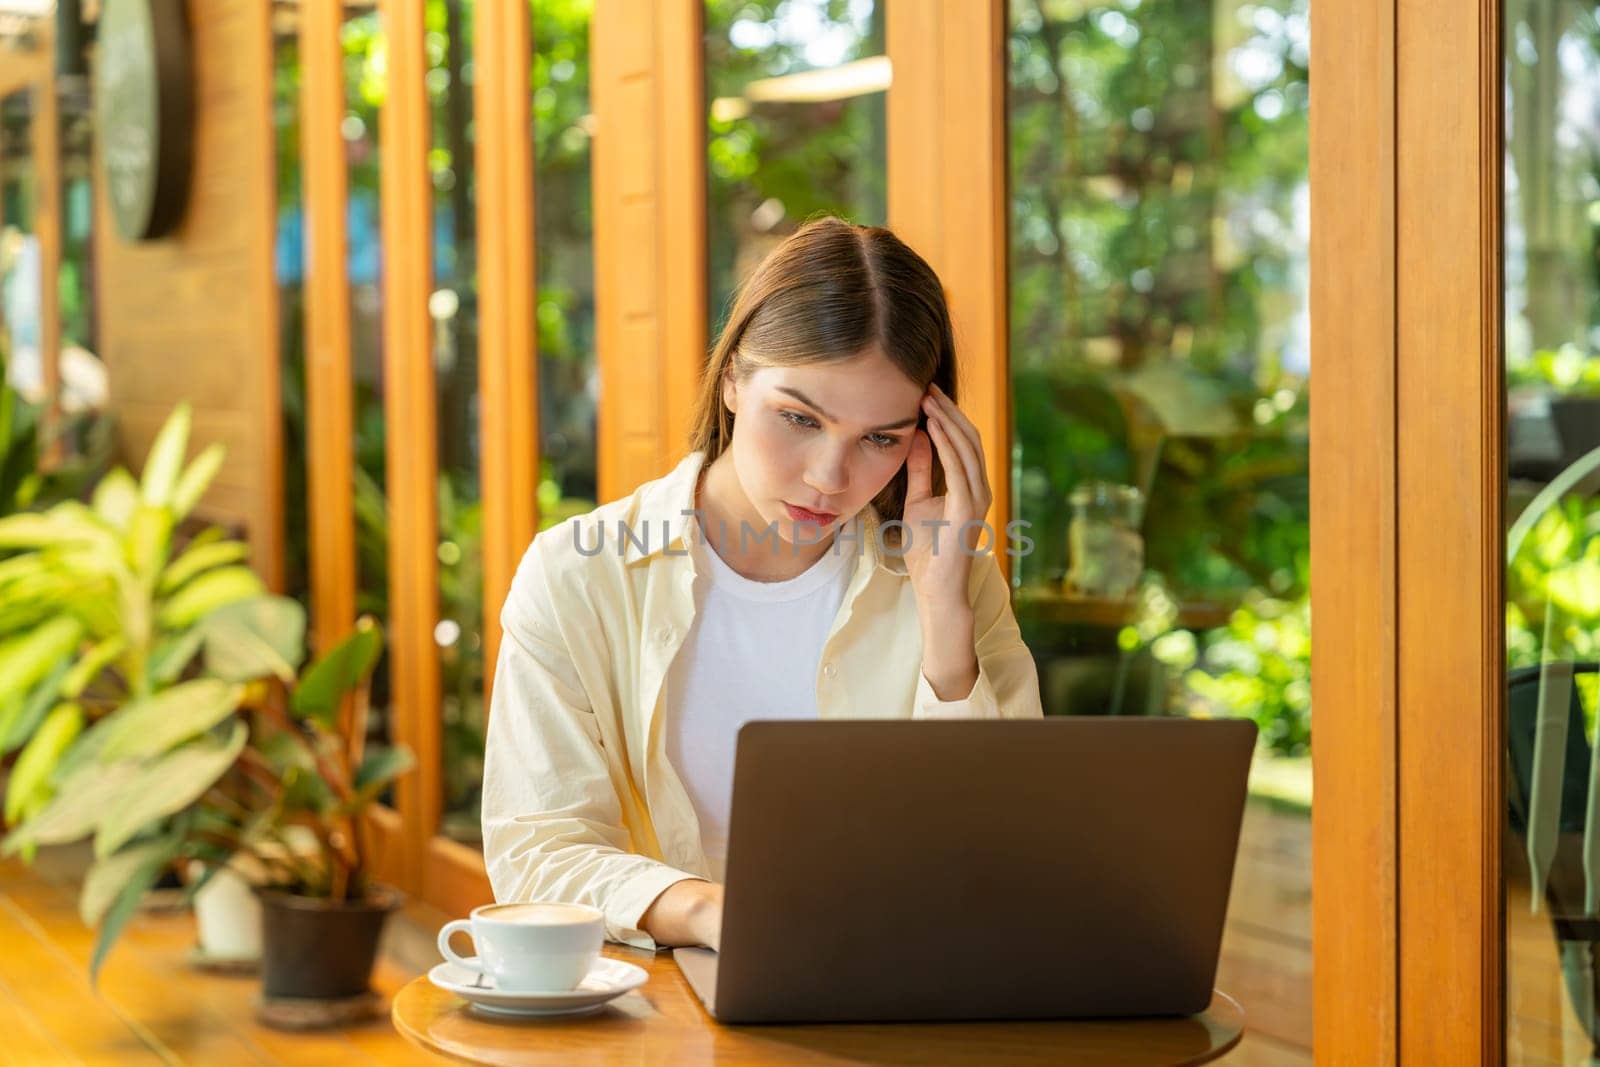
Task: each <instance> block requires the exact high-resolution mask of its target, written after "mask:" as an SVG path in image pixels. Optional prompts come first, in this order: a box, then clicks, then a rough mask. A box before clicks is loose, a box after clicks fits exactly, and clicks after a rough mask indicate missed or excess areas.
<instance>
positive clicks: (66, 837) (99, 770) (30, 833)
mask: <svg viewBox="0 0 1600 1067" xmlns="http://www.w3.org/2000/svg"><path fill="white" fill-rule="evenodd" d="M84 736H85V737H87V736H88V735H87V734H85V735H84ZM63 762H65V761H63ZM138 777H139V763H138V761H137V760H124V761H123V762H121V763H113V764H111V765H110V766H82V767H79V768H78V769H77V770H76V771H75V772H74V773H72V774H71V775H68V776H67V777H65V778H64V779H62V780H61V782H60V783H59V784H58V785H57V786H56V795H55V798H54V799H52V800H51V801H50V803H49V804H47V805H46V806H45V808H44V810H43V811H40V812H39V813H38V814H37V815H34V816H32V817H31V818H24V819H23V820H22V822H21V823H19V824H18V825H17V826H16V827H15V828H13V829H12V831H11V832H10V833H9V834H7V835H6V837H5V840H4V841H0V856H9V855H12V854H13V853H15V852H17V851H18V850H19V849H22V848H25V847H27V846H29V845H59V844H64V843H66V842H68V841H76V840H78V839H79V838H80V837H83V836H85V835H87V834H89V833H92V832H93V831H94V830H95V829H96V827H98V826H99V825H100V820H101V819H103V818H105V817H106V816H107V815H108V814H109V813H110V812H111V810H112V809H113V808H114V807H115V806H116V805H117V804H120V803H123V802H124V801H125V799H126V798H125V796H124V794H125V793H126V791H127V789H128V787H129V786H130V785H132V784H133V783H134V782H135V781H136V780H138Z"/></svg>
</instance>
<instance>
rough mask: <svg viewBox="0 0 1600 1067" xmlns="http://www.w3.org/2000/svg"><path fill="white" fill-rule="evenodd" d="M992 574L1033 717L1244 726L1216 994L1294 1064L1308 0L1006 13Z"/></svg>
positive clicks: (1304, 1024)
mask: <svg viewBox="0 0 1600 1067" xmlns="http://www.w3.org/2000/svg"><path fill="white" fill-rule="evenodd" d="M1009 16H1010V23H1009V48H1008V56H1009V86H1008V104H1007V110H1008V115H1007V118H1008V139H1009V156H1010V159H1009V162H1010V196H1011V203H1010V220H1009V226H1010V232H1009V244H1010V267H1011V293H1010V320H1011V321H1010V329H1011V365H1012V383H1011V384H1012V404H1013V412H1014V414H1013V419H1014V426H1015V438H1014V447H1013V479H1014V481H1013V485H1014V508H1015V512H1014V514H1013V515H1012V516H1011V518H1019V519H1023V520H1026V521H1028V522H1029V523H1030V524H1031V526H1032V531H1033V532H1032V534H1031V536H1032V537H1033V538H1034V541H1035V545H1034V549H1033V551H1032V552H1031V554H1029V555H1027V556H1025V557H1022V558H1019V559H1018V560H1017V561H1016V565H1015V567H1014V569H1013V580H1014V582H1015V584H1016V609H1017V615H1018V619H1019V622H1020V624H1021V626H1022V629H1023V635H1024V638H1025V640H1026V641H1027V643H1028V645H1029V647H1030V648H1031V649H1032V650H1033V652H1034V655H1035V656H1036V658H1037V659H1038V661H1039V674H1040V684H1041V690H1042V695H1043V698H1044V704H1045V709H1046V712H1047V713H1049V714H1111V715H1128V714H1140V715H1186V714H1187V715H1203V716H1248V717H1251V718H1254V719H1255V720H1256V722H1257V723H1258V724H1259V726H1260V730H1261V749H1260V752H1259V753H1258V755H1257V759H1256V766H1255V770H1254V772H1253V774H1252V787H1251V791H1252V796H1253V798H1254V799H1253V801H1252V803H1251V804H1250V805H1249V807H1248V809H1247V813H1246V817H1245V826H1244V836H1243V840H1242V842H1241V846H1240V853H1239V862H1238V868H1237V875H1236V881H1235V884H1234V892H1233V898H1232V906H1231V913H1230V916H1229V925H1228V932H1227V935H1226V939H1225V941H1224V947H1223V958H1222V964H1221V972H1220V975H1219V978H1218V983H1219V985H1221V986H1222V987H1223V988H1232V989H1259V988H1262V987H1263V986H1264V985H1270V986H1271V987H1272V988H1274V989H1276V990H1278V991H1279V993H1280V995H1279V996H1278V997H1277V998H1275V1004H1274V1010H1273V1012H1272V1015H1273V1017H1272V1018H1269V1019H1265V1020H1263V1021H1262V1022H1260V1023H1258V1022H1257V1018H1256V1016H1255V1015H1254V1014H1252V1027H1253V1028H1256V1027H1258V1026H1259V1027H1260V1029H1262V1030H1264V1031H1265V1032H1266V1033H1267V1034H1268V1035H1269V1036H1270V1037H1271V1038H1272V1039H1273V1040H1275V1041H1277V1042H1280V1043H1282V1044H1284V1045H1287V1046H1291V1047H1292V1046H1299V1052H1300V1054H1304V1053H1305V1052H1307V1051H1308V1050H1309V1046H1310V1043H1311V1032H1310V1004H1311V986H1310V965H1311V959H1310V955H1311V954H1310V883H1311V870H1310V834H1311V824H1310V820H1309V818H1308V814H1309V806H1310V760H1309V748H1310V741H1311V718H1310V712H1311V708H1310V635H1309V601H1308V588H1309V573H1308V572H1309V536H1308V520H1309V494H1308V468H1307V459H1308V449H1307V438H1308V423H1307V412H1308V402H1309V391H1308V384H1309V375H1310V355H1309V341H1308V338H1309V318H1308V303H1309V297H1308V284H1307V247H1308V238H1307V234H1308V229H1309V201H1308V197H1307V169H1308V125H1307V84H1308V81H1307V78H1308V75H1307V72H1308V66H1309V40H1308V38H1309V0H1259V2H1244V0H1212V2H1210V3H1194V2H1190V0H1144V2H1142V3H1141V2H1136V0H1115V2H1103V3H1097V2H1092V0H1091V2H1072V3H1053V2H1049V0H1011V2H1010V5H1009Z"/></svg>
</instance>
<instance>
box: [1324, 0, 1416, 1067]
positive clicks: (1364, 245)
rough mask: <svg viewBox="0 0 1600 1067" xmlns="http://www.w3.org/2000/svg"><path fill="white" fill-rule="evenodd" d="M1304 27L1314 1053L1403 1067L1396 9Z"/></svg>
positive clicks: (1334, 13)
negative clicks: (1309, 280) (1312, 61)
mask: <svg viewBox="0 0 1600 1067" xmlns="http://www.w3.org/2000/svg"><path fill="white" fill-rule="evenodd" d="M1311 19H1312V34H1313V35H1314V37H1315V38H1316V41H1317V77H1316V79H1315V82H1314V84H1313V86H1312V93H1313V94H1314V98H1315V103H1314V106H1313V107H1312V108H1311V230H1312V232H1313V233H1314V234H1315V235H1316V239H1315V240H1313V241H1312V242H1311V275H1312V277H1314V278H1315V279H1316V284H1315V285H1314V286H1313V287H1312V290H1311V347H1312V350H1313V352H1314V353H1315V357H1314V358H1315V361H1316V377H1317V398H1316V403H1314V404H1312V405H1311V570H1312V573H1313V574H1314V575H1315V579H1314V580H1313V581H1312V583H1311V604H1312V609H1311V610H1312V614H1314V615H1315V616H1316V619H1317V634H1316V653H1315V655H1316V662H1317V664H1318V669H1316V670H1314V671H1313V672H1312V678H1311V685H1312V693H1313V695H1312V702H1313V704H1315V706H1316V708H1317V738H1316V745H1315V746H1314V747H1313V749H1312V761H1313V773H1314V777H1315V780H1316V784H1317V801H1316V804H1315V806H1314V808H1313V811H1312V834H1313V848H1312V882H1313V885H1314V887H1315V888H1314V900H1315V906H1314V908H1313V916H1312V919H1313V941H1314V944H1315V946H1316V965H1315V968H1314V969H1313V972H1312V986H1313V1002H1314V1012H1315V1019H1316V1036H1317V1043H1316V1046H1315V1048H1316V1055H1317V1059H1318V1062H1321V1063H1328V1064H1343V1063H1360V1064H1373V1065H1379V1064H1393V1063H1395V1062H1396V1059H1397V1057H1398V1055H1399V1046H1398V1041H1399V1017H1398V1004H1397V997H1398V987H1397V982H1398V968H1399V960H1398V958H1397V956H1396V953H1397V952H1398V928H1397V923H1398V912H1397V905H1396V899H1395V897H1396V892H1397V889H1398V882H1397V879H1398V872H1397V867H1396V851H1397V849H1398V847H1399V840H1398V825H1397V810H1396V804H1397V793H1396V788H1397V783H1396V770H1395V761H1396V758H1397V754H1396V747H1395V745H1396V731H1397V728H1398V710H1397V709H1398V704H1397V691H1396V687H1397V680H1396V679H1397V673H1396V671H1397V668H1396V649H1395V635H1396V626H1397V623H1396V613H1397V610H1398V608H1397V596H1398V589H1397V584H1396V583H1397V581H1398V577H1397V571H1396V559H1395V552H1396V540H1395V539H1396V524H1397V522H1398V519H1397V513H1396V509H1397V507H1398V500H1397V496H1396V477H1397V470H1396V463H1397V459H1396V453H1395V450H1396V439H1395V415H1396V413H1395V404H1396V399H1395V369H1394V363H1395V334H1394V331H1395V290H1394V285H1395V264H1394V240H1395V200H1394V173H1395V172H1394V166H1395V143H1394V138H1395V97H1394V91H1395V87H1394V61H1393V56H1394V40H1395V37H1394V34H1395V27H1394V7H1393V2H1392V0H1371V2H1366V3H1357V4H1346V5H1339V6H1338V7H1335V6H1333V5H1329V4H1313V5H1312V9H1311ZM1324 101H1333V102H1335V103H1334V104H1333V105H1331V106H1324V103H1323V102H1324ZM1324 664H1332V665H1335V666H1334V667H1332V668H1324V667H1323V666H1322V665H1324ZM1352 990H1360V991H1361V993H1360V995H1359V996H1353V995H1351V991H1352Z"/></svg>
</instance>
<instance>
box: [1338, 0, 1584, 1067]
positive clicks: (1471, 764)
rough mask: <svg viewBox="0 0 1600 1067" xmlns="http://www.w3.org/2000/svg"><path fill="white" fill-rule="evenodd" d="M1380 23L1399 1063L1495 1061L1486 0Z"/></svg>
mask: <svg viewBox="0 0 1600 1067" xmlns="http://www.w3.org/2000/svg"><path fill="white" fill-rule="evenodd" d="M1395 26H1396V34H1395V36H1396V42H1395V56H1396V65H1397V73H1396V78H1395V99H1396V101H1397V103H1396V123H1395V144H1396V146H1397V151H1396V160H1397V163H1398V167H1397V178H1396V181H1395V216H1396V219H1397V220H1398V226H1397V228H1396V234H1395V250H1394V256H1395V278H1396V281H1397V286H1396V298H1395V307H1396V347H1397V353H1396V356H1397V358H1396V368H1397V375H1396V379H1395V380H1396V395H1397V411H1396V424H1397V425H1398V427H1399V429H1400V432H1399V434H1398V446H1399V479H1398V483H1397V484H1398V492H1397V495H1398V499H1399V501H1400V525H1399V553H1398V566H1399V573H1400V579H1401V583H1402V592H1401V597H1400V612H1399V619H1398V627H1399V652H1398V657H1399V660H1398V661H1399V664H1400V672H1399V698H1398V700H1399V708H1400V709H1401V714H1400V716H1399V736H1398V742H1397V744H1398V750H1399V777H1398V788H1399V798H1400V826H1399V840H1400V863H1399V870H1398V876H1399V897H1400V915H1399V918H1400V936H1399V943H1398V956H1399V961H1400V974H1399V989H1400V1038H1399V1047H1400V1062H1402V1063H1493V1062H1498V1061H1499V1060H1500V1059H1501V1058H1502V1054H1503V1051H1504V1033H1503V1030H1504V1028H1503V1026H1502V1002H1503V999H1504V992H1503V990H1504V968H1503V965H1502V959H1501V957H1502V947H1503V936H1504V935H1503V931H1502V922H1501V887H1500V829H1501V826H1502V823H1503V821H1504V811H1503V809H1504V805H1505V792H1504V787H1503V784H1502V780H1501V779H1502V775H1501V770H1502V768H1503V767H1504V765H1505V740H1504V738H1505V732H1504V688H1505V651H1504V627H1505V609H1504V606H1503V603H1504V598H1503V593H1502V584H1503V579H1504V575H1505V549H1504V536H1503V531H1504V527H1503V525H1502V520H1501V499H1502V495H1503V493H1504V490H1505V474H1504V456H1503V449H1502V445H1503V442H1504V440H1505V432H1504V426H1503V418H1502V415H1501V409H1502V405H1503V403H1504V397H1503V392H1502V385H1503V382H1504V380H1505V375H1504V368H1503V365H1502V360H1501V353H1500V337H1501V328H1502V327H1501V324H1502V322H1503V316H1504V312H1503V308H1502V294H1501V288H1500V286H1501V274H1500V243H1501V221H1500V220H1501V215H1500V209H1501V176H1502V174H1503V171H1504V162H1503V160H1504V150H1503V144H1502V129H1503V126H1502V121H1501V118H1502V99H1503V95H1504V94H1503V89H1502V78H1503V76H1504V74H1503V72H1504V67H1503V64H1502V62H1501V5H1500V4H1499V3H1496V2H1495V0H1450V2H1448V3H1445V4H1443V5H1440V4H1418V3H1414V2H1401V3H1399V4H1397V6H1396V16H1395ZM1541 62H1555V58H1554V57H1541ZM1313 111H1315V107H1313ZM1346 210H1348V207H1347V208H1346ZM1312 232H1313V233H1315V232H1316V230H1315V226H1314V225H1313V230H1312ZM1320 633H1321V630H1320V628H1319V639H1320ZM1320 1032H1321V1031H1320V1029H1319V1033H1320Z"/></svg>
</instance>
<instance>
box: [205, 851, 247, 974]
mask: <svg viewBox="0 0 1600 1067" xmlns="http://www.w3.org/2000/svg"><path fill="white" fill-rule="evenodd" d="M194 917H195V923H196V925H197V926H198V927H199V934H200V951H201V952H202V953H203V954H204V955H205V956H206V957H207V958H208V959H210V960H214V961H219V962H221V961H245V960H258V959H260V958H261V904H260V902H259V901H257V900H256V895H255V892H254V891H253V890H252V889H251V886H250V882H249V881H248V880H247V879H246V878H245V877H244V876H243V875H241V874H239V873H238V872H237V871H236V870H234V869H233V868H232V867H225V868H223V869H222V870H220V871H218V872H217V873H216V874H214V875H212V876H211V880H210V881H208V882H206V884H205V885H203V886H201V887H200V891H199V892H198V893H196V894H195V895H194Z"/></svg>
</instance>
